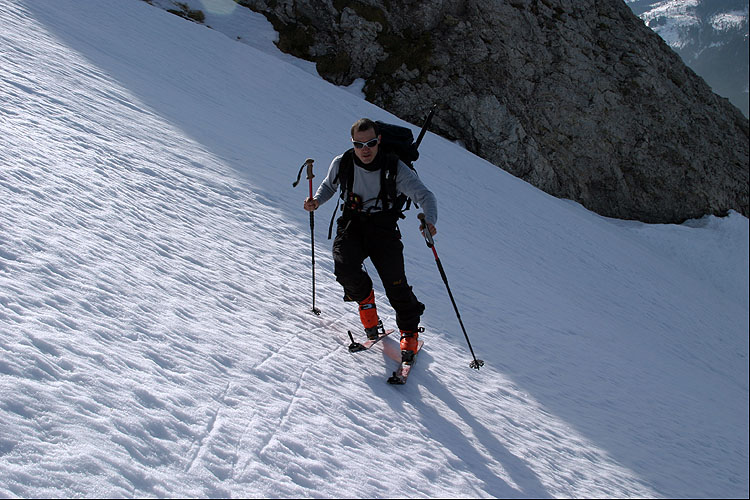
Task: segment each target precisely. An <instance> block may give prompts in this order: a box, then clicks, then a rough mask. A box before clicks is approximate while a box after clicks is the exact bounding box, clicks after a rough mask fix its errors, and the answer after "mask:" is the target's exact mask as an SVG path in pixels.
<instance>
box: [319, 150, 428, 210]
mask: <svg viewBox="0 0 750 500" xmlns="http://www.w3.org/2000/svg"><path fill="white" fill-rule="evenodd" d="M343 156H344V155H343V154H342V155H339V156H337V157H336V158H334V159H333V161H332V162H331V166H330V167H329V168H328V174H327V175H326V178H325V179H324V180H323V182H322V183H321V184H320V186H319V187H318V190H317V191H316V192H315V196H314V198H315V199H316V200H318V203H320V204H321V205H322V204H323V203H325V202H326V201H328V200H330V199H331V197H333V196H334V195H335V194H336V192H337V191H338V189H339V183H338V179H337V177H338V173H339V165H340V164H341V158H342V157H343ZM334 180H336V182H335V183H334ZM352 190H353V191H354V192H355V193H357V194H358V195H359V196H360V197H361V198H362V200H363V211H365V212H378V211H381V210H383V207H382V204H381V200H379V199H378V194H380V171H379V170H376V171H374V172H370V171H369V170H365V169H364V168H362V167H360V166H358V165H357V162H356V161H355V162H354V184H353V186H352ZM396 190H397V191H398V192H399V193H403V194H405V195H406V196H408V197H409V198H411V199H412V200H414V202H416V203H417V204H418V205H419V206H420V207H421V208H422V210H423V211H424V215H425V219H427V222H429V223H431V224H435V223H437V200H436V199H435V195H434V194H432V191H430V190H429V189H427V187H426V186H425V185H424V184H423V183H422V181H421V180H420V179H419V177H417V174H416V173H415V172H414V171H413V170H412V169H410V168H409V167H408V166H407V165H406V164H404V163H403V162H402V161H400V160H399V162H398V170H397V171H396Z"/></svg>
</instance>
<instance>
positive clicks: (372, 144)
mask: <svg viewBox="0 0 750 500" xmlns="http://www.w3.org/2000/svg"><path fill="white" fill-rule="evenodd" d="M352 144H354V147H355V148H357V149H362V148H363V147H365V146H367V147H368V148H374V147H375V146H377V145H378V138H377V137H376V138H375V139H370V140H369V141H367V142H359V141H355V140H354V139H352Z"/></svg>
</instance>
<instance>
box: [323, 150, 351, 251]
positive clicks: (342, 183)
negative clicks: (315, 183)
mask: <svg viewBox="0 0 750 500" xmlns="http://www.w3.org/2000/svg"><path fill="white" fill-rule="evenodd" d="M352 155H354V149H349V150H348V151H346V152H345V153H344V154H343V155H342V156H341V161H340V162H339V171H338V172H337V173H336V177H335V178H334V180H333V182H334V184H336V183H338V184H339V190H340V191H341V195H340V196H339V199H338V200H336V208H334V209H333V213H332V214H331V222H330V224H328V239H329V240H330V239H331V235H332V234H333V221H334V220H336V214H337V213H338V211H339V203H341V200H342V199H346V193H348V192H349V191H351V190H352V186H353V185H354V159H353V158H352Z"/></svg>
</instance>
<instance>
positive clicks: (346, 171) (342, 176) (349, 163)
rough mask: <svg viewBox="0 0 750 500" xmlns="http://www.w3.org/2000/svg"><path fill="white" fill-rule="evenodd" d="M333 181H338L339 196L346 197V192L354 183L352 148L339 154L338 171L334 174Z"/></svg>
mask: <svg viewBox="0 0 750 500" xmlns="http://www.w3.org/2000/svg"><path fill="white" fill-rule="evenodd" d="M334 182H338V183H339V188H340V190H341V198H345V197H346V193H348V192H350V191H351V190H352V186H353V185H354V150H353V149H349V150H347V151H346V152H345V153H344V154H343V155H342V156H341V162H339V171H338V173H337V174H336V178H335V179H334Z"/></svg>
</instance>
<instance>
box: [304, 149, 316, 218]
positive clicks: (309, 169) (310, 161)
mask: <svg viewBox="0 0 750 500" xmlns="http://www.w3.org/2000/svg"><path fill="white" fill-rule="evenodd" d="M314 161H315V160H313V159H312V158H308V159H307V160H305V165H307V180H308V181H310V198H312V195H313V192H312V180H313V177H315V175H313V162H314ZM310 213H312V212H310Z"/></svg>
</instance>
